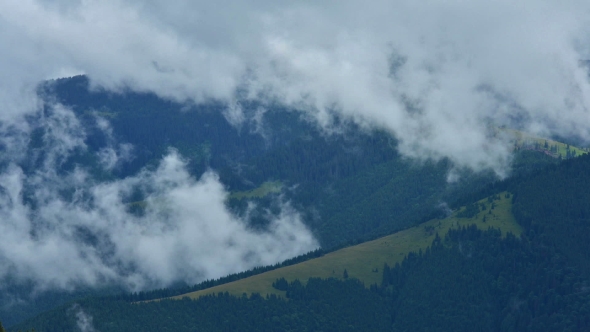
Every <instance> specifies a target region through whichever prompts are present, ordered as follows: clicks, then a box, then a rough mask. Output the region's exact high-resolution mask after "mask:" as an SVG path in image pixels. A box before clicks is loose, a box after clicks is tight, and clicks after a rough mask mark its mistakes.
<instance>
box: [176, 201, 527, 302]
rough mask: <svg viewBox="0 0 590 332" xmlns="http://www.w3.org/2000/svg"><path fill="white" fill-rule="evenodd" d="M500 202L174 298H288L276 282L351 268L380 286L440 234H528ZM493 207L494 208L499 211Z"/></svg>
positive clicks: (340, 274) (508, 204) (330, 274)
mask: <svg viewBox="0 0 590 332" xmlns="http://www.w3.org/2000/svg"><path fill="white" fill-rule="evenodd" d="M495 198H496V199H495V200H494V199H492V198H488V199H483V200H481V201H479V202H477V205H476V206H477V209H478V210H479V212H476V213H472V216H471V217H469V218H460V217H458V216H457V215H458V214H461V212H464V211H465V209H466V207H463V208H461V209H459V210H458V211H454V212H453V213H452V215H451V216H450V217H448V218H446V219H434V220H430V221H428V222H426V223H423V224H421V225H419V226H415V227H412V228H409V229H407V230H403V231H400V232H397V233H394V234H391V235H388V236H385V237H382V238H379V239H376V240H373V241H369V242H365V243H362V244H359V245H356V246H351V247H348V248H344V249H340V250H338V251H335V252H332V253H329V254H326V255H324V256H322V257H319V258H316V259H312V260H309V261H306V262H302V263H299V264H295V265H292V266H287V267H283V268H280V269H277V270H273V271H269V272H265V273H262V274H259V275H255V276H252V277H249V278H245V279H242V280H238V281H234V282H231V283H227V284H224V285H219V286H215V287H211V288H208V289H204V290H200V291H197V292H193V293H188V294H183V295H179V296H175V297H173V298H176V299H180V298H183V297H185V296H188V297H190V298H198V297H200V296H203V295H207V294H216V293H219V292H228V293H230V294H233V295H237V296H241V295H242V294H243V293H246V294H252V293H260V294H261V295H262V296H266V295H267V294H276V295H279V296H282V295H284V292H283V291H279V290H277V289H274V288H273V287H272V283H273V282H274V281H275V280H276V279H278V278H281V277H284V278H285V279H287V280H288V281H293V280H295V279H299V280H301V281H303V282H305V281H307V280H308V279H309V278H310V277H319V278H330V277H332V278H343V273H344V270H345V269H346V270H347V272H348V275H349V278H357V279H359V280H361V281H362V282H364V283H365V285H366V286H369V285H371V284H373V283H380V282H381V276H382V274H381V272H382V271H381V270H382V268H383V264H384V263H387V264H388V265H390V266H393V265H395V263H398V262H401V261H402V260H403V259H404V257H405V256H406V255H407V254H408V253H410V252H412V251H414V252H417V251H419V250H420V249H422V250H425V249H426V248H427V247H428V246H430V244H431V243H432V241H433V240H434V237H435V235H436V233H438V234H439V236H441V237H444V236H445V234H446V233H447V232H448V231H449V229H451V228H458V227H461V226H468V225H471V224H475V225H476V226H477V227H478V228H480V229H488V228H489V227H493V228H497V229H500V230H501V231H502V234H503V235H505V234H506V233H508V232H511V233H513V234H515V235H517V236H519V235H520V234H521V232H522V229H521V227H520V226H519V225H518V224H517V223H516V221H515V220H514V217H513V216H512V213H511V208H512V203H511V201H512V199H511V195H509V194H507V193H502V194H499V195H497V196H496V197H495ZM492 205H493V206H494V208H493V209H492ZM483 207H485V210H483V209H482V208H483ZM463 214H464V213H463ZM484 220H485V221H484Z"/></svg>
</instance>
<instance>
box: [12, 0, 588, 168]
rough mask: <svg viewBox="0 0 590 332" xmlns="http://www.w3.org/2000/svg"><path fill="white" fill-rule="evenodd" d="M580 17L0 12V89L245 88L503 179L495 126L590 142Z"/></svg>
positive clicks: (35, 0) (62, 7)
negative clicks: (68, 80) (75, 75)
mask: <svg viewBox="0 0 590 332" xmlns="http://www.w3.org/2000/svg"><path fill="white" fill-rule="evenodd" d="M589 10H590V5H589V4H588V2H587V1H576V0H570V1H560V2H555V1H524V2H518V3H515V2H513V1H507V0H500V1H494V2H488V1H469V2H466V1H459V0H455V1H444V2H441V1H426V2H420V3H415V1H409V0H408V1H404V0H398V1H373V2H371V5H370V6H367V5H366V4H365V3H362V2H360V1H353V0H347V1H326V2H322V3H317V2H312V1H298V2H296V3H293V2H286V1H279V2H276V1H262V0H250V1H232V0H224V1H221V2H219V1H217V2H214V3H213V2H210V1H181V0H177V1H172V2H170V1H166V2H164V1H157V0H151V1H141V2H139V1H133V0H129V1H122V0H109V1H89V0H85V1H75V0H67V1H66V0H53V1H49V0H46V1H40V0H24V1H18V2H14V1H6V2H3V3H2V4H0V12H1V13H2V14H0V27H1V28H2V29H3V30H4V31H9V32H10V33H6V34H4V35H3V36H2V37H0V38H2V43H3V44H4V45H6V46H7V47H4V48H3V50H2V51H1V52H2V53H3V54H2V56H3V59H8V61H5V63H6V64H5V65H4V68H3V70H5V71H6V72H7V75H4V76H5V78H3V81H4V82H2V88H3V89H2V90H4V91H6V92H5V93H6V94H8V93H9V94H10V96H18V95H22V92H23V91H24V90H23V89H26V87H27V86H30V85H32V84H34V82H37V81H38V80H39V79H40V78H46V77H52V76H59V75H63V74H65V73H72V72H84V73H86V74H88V75H89V76H90V78H91V79H92V81H93V82H94V84H96V85H100V86H102V87H106V88H108V89H114V90H117V89H121V88H123V87H125V88H132V89H135V90H140V91H152V92H155V93H157V94H158V95H160V96H163V97H167V98H173V99H176V100H180V101H192V102H201V101H203V100H207V99H209V98H215V99H222V100H226V101H228V102H230V103H231V101H232V100H234V99H235V96H236V89H241V91H242V92H244V91H246V92H247V97H248V98H265V99H268V100H273V101H278V102H281V103H284V104H287V105H290V106H293V107H296V108H298V109H301V110H305V111H308V112H310V113H311V114H312V115H314V116H315V117H316V118H317V119H318V121H319V123H321V124H323V125H329V124H330V121H331V115H332V114H343V115H345V116H346V117H349V118H350V119H353V120H355V121H357V122H359V123H362V124H364V125H367V126H378V127H382V128H385V129H388V130H390V131H391V132H392V133H393V134H394V135H395V136H396V137H398V138H399V140H400V142H401V145H400V150H401V152H402V153H404V154H406V155H408V156H411V157H417V158H435V159H438V158H442V157H448V158H450V159H451V160H453V161H454V162H455V163H456V164H457V165H459V166H467V167H471V168H474V169H482V168H492V169H495V170H496V171H497V172H498V173H501V172H504V171H505V170H506V166H507V165H508V163H509V160H510V149H509V147H508V146H507V144H506V140H505V139H504V138H502V137H498V136H496V135H495V134H494V130H492V129H493V128H495V127H497V126H502V125H508V126H512V127H517V128H519V129H524V130H527V131H531V132H534V133H537V134H543V135H552V134H557V135H562V136H576V137H578V138H582V139H585V140H588V138H589V136H590V135H589V134H590V133H589V128H590V126H589V122H590V116H589V115H590V114H589V111H588V103H589V100H588V99H589V98H590V97H589V96H590V85H589V84H588V74H587V68H584V66H582V65H580V61H581V60H584V59H588V58H590V56H589V51H590V48H589V45H590V43H589V37H588V36H590V34H589V33H588V32H589V31H588V29H589V28H588V26H590V25H588V19H589V18H590V14H589ZM14 80H17V81H18V83H19V84H13V83H14ZM15 90H18V91H15ZM14 99H15V98H12V97H10V98H8V97H6V96H5V97H4V98H2V100H3V102H5V103H9V104H8V105H9V106H10V105H11V104H10V103H12V105H18V107H16V108H11V107H7V109H9V110H10V111H9V112H8V111H7V114H8V113H18V112H19V110H22V105H21V104H19V100H14ZM21 99H27V98H21ZM29 99H30V98H29ZM8 101H9V102H8ZM29 104H30V101H29ZM29 107H30V105H29ZM237 118H238V119H239V116H237Z"/></svg>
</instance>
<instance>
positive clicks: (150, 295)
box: [109, 248, 325, 302]
mask: <svg viewBox="0 0 590 332" xmlns="http://www.w3.org/2000/svg"><path fill="white" fill-rule="evenodd" d="M324 253H325V252H324V250H322V249H321V248H319V249H316V250H313V251H310V252H308V253H307V254H303V255H299V256H297V257H293V258H290V259H287V260H285V261H283V262H281V263H277V264H274V265H268V266H260V267H255V268H253V269H250V270H247V271H243V272H239V273H233V274H230V275H227V276H225V277H221V278H218V279H213V280H205V281H203V282H201V283H199V284H196V285H194V286H184V287H175V288H161V289H155V290H151V291H145V292H134V293H124V294H119V295H115V296H110V297H109V298H110V299H114V300H123V301H127V302H139V301H148V300H154V299H163V298H167V297H172V296H177V295H182V294H186V293H190V292H196V291H199V290H202V289H206V288H211V287H214V286H217V285H222V284H227V283H230V282H232V281H236V280H240V279H244V278H248V277H251V276H254V275H257V274H261V273H264V272H267V271H272V270H276V269H278V268H281V267H285V266H290V265H294V264H297V263H301V262H304V261H306V260H309V259H313V258H318V257H322V256H323V255H324Z"/></svg>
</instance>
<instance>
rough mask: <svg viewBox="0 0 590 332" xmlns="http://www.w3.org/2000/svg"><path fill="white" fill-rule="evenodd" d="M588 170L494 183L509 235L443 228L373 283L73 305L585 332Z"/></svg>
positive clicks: (227, 321) (162, 326)
mask: <svg viewBox="0 0 590 332" xmlns="http://www.w3.org/2000/svg"><path fill="white" fill-rule="evenodd" d="M588 170H590V156H587V155H586V156H582V157H579V158H575V159H572V160H568V161H565V162H563V163H561V164H559V165H556V166H549V167H548V168H545V169H543V170H540V171H537V172H534V173H533V174H530V175H527V176H521V177H518V178H513V179H508V180H506V181H504V182H503V183H500V184H497V185H495V187H496V188H497V189H496V190H498V191H499V190H504V189H505V188H507V189H508V190H509V191H510V192H512V193H513V195H512V200H513V213H514V215H515V216H516V218H517V221H518V223H520V224H521V225H522V226H523V227H524V232H523V234H522V235H521V236H520V237H515V236H514V235H513V234H504V235H503V234H501V232H500V231H498V230H495V229H489V230H487V231H482V230H479V229H477V228H476V227H475V226H471V227H462V228H460V229H455V230H450V231H449V232H448V234H446V235H445V236H444V237H440V236H436V238H435V240H434V241H433V243H432V244H431V246H430V247H429V248H428V249H427V250H425V251H420V252H417V253H412V254H410V255H408V256H407V257H406V258H405V259H404V260H403V262H402V263H401V264H397V265H396V266H387V265H386V266H384V267H383V269H382V282H381V283H380V284H374V285H363V284H361V283H360V282H358V281H357V280H356V279H354V278H350V279H344V280H337V279H324V280H321V279H310V280H303V281H299V280H296V281H293V282H286V281H285V280H284V279H283V280H277V281H276V282H275V284H274V287H277V288H279V289H282V290H285V291H286V298H279V297H276V296H269V297H267V298H264V297H262V296H260V295H257V294H253V295H251V296H247V295H246V294H244V295H243V296H242V297H236V296H231V295H229V294H223V293H220V294H217V295H210V296H205V297H202V298H200V299H198V300H189V299H184V300H162V301H157V302H147V303H136V302H132V299H125V298H122V297H102V298H97V297H94V298H89V299H86V300H81V301H76V306H79V307H81V308H83V309H84V312H85V313H87V314H89V315H91V316H92V317H93V322H94V326H95V327H96V329H98V330H101V331H134V330H170V331H194V330H199V331H234V330H236V329H238V330H242V331H286V330H297V331H319V330H321V331H353V330H354V331H375V330H392V331H407V330H413V331H430V330H432V329H433V327H436V328H435V329H436V330H437V331H585V330H588V329H590V279H589V275H588V258H587V253H588V250H587V249H588V241H585V239H586V238H587V235H588V234H589V233H588V223H589V222H590V221H589V220H588V217H589V216H590V214H589V211H588V204H587V202H588V201H589V198H590V176H589V171H588ZM490 190H492V191H493V189H489V188H486V189H483V190H482V191H481V193H480V194H482V195H484V194H488V193H489V192H490ZM473 197H477V195H474V196H473ZM75 320H76V315H75V314H73V309H72V304H69V305H66V306H63V307H61V308H58V309H55V310H53V311H50V312H46V313H44V314H41V315H39V316H38V317H36V318H35V319H32V320H30V321H27V322H26V323H23V324H21V325H19V326H17V327H15V330H16V329H28V328H35V329H36V330H37V331H74V330H75V329H74V326H75Z"/></svg>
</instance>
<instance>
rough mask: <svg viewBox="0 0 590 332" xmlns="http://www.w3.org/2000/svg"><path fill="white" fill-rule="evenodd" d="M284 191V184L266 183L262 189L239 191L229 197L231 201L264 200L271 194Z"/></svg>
mask: <svg viewBox="0 0 590 332" xmlns="http://www.w3.org/2000/svg"><path fill="white" fill-rule="evenodd" d="M282 189H283V184H282V183H281V182H280V181H274V182H264V183H263V184H262V185H260V187H258V188H255V189H252V190H248V191H238V192H234V193H231V194H230V195H229V198H230V199H238V200H241V199H243V198H262V197H264V196H266V195H268V194H271V193H280V192H281V190H282Z"/></svg>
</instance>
